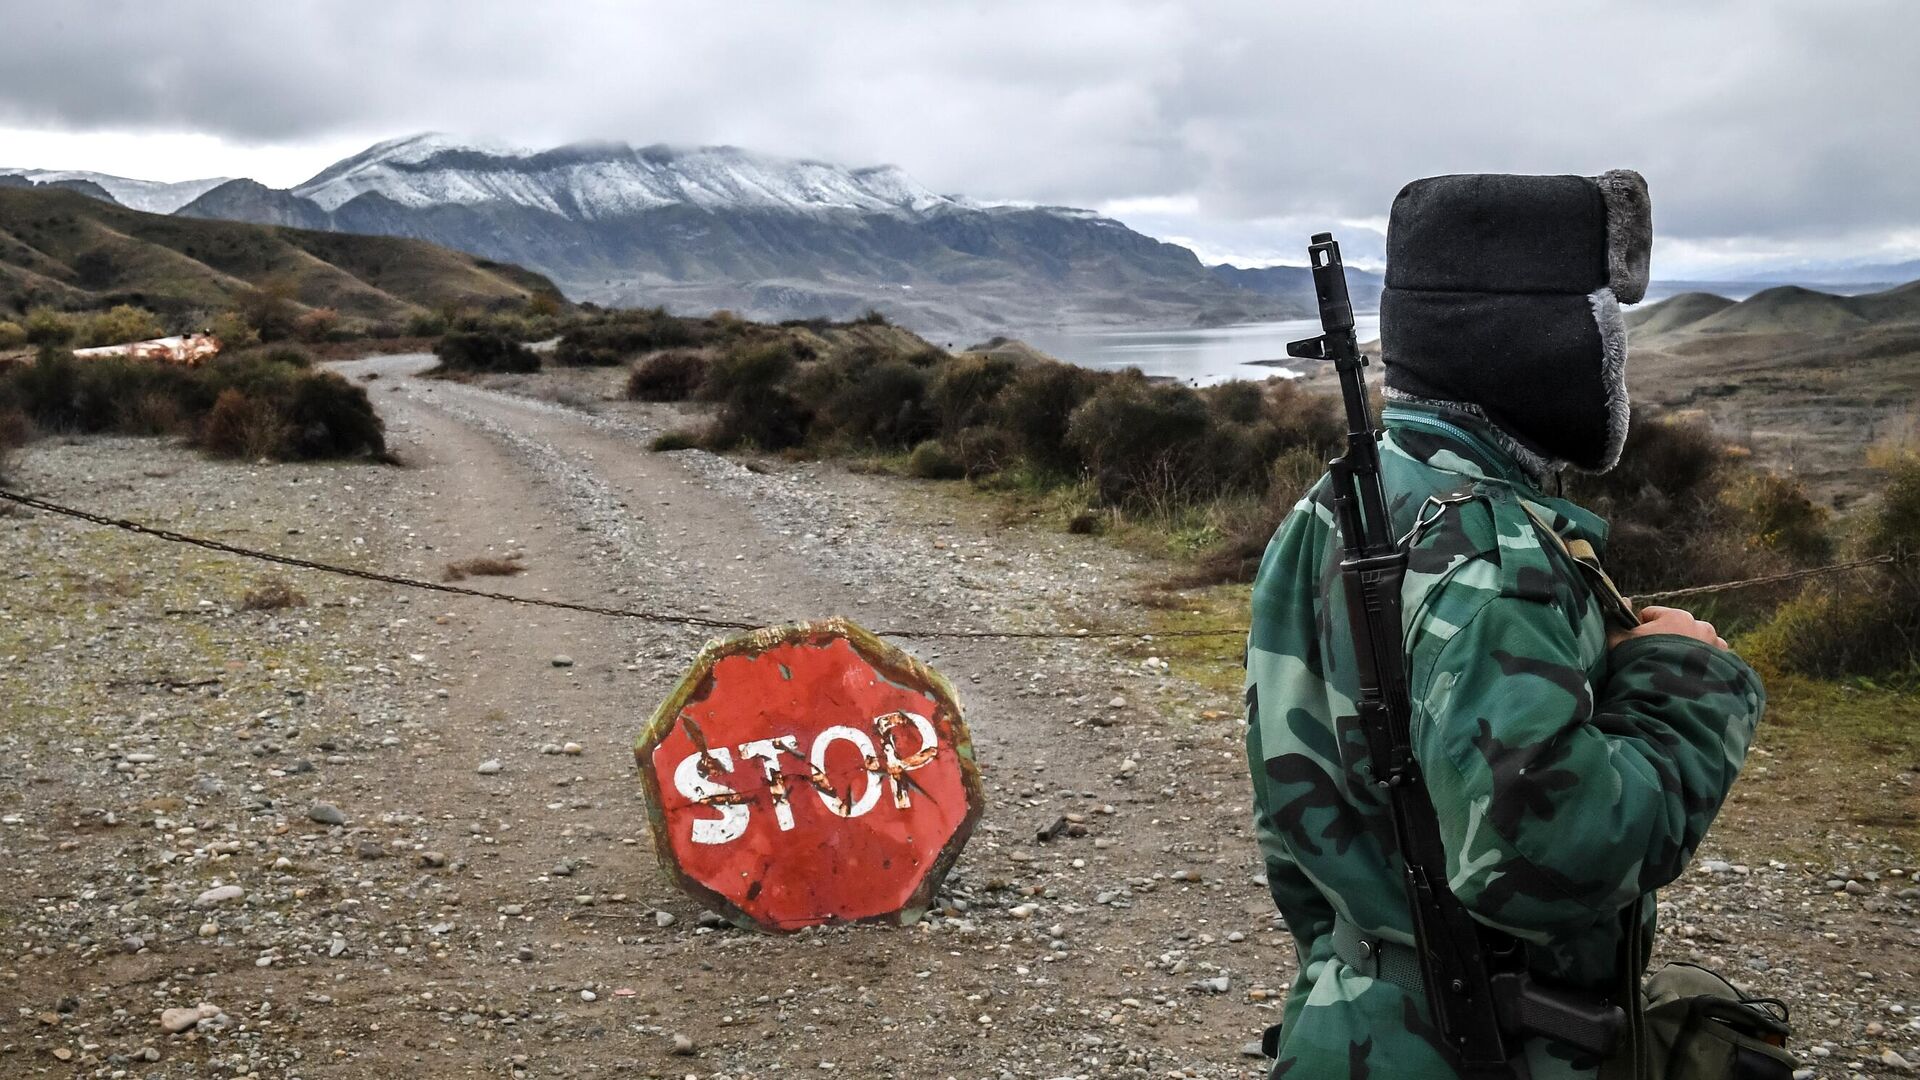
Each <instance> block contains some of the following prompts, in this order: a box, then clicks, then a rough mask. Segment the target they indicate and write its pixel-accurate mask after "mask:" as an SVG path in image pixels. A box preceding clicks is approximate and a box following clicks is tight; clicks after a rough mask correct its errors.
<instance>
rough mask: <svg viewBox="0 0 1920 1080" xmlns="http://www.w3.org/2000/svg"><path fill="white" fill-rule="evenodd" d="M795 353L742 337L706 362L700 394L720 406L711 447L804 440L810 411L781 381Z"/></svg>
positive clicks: (710, 432)
mask: <svg viewBox="0 0 1920 1080" xmlns="http://www.w3.org/2000/svg"><path fill="white" fill-rule="evenodd" d="M794 355H795V354H794V351H793V349H792V348H791V347H789V346H788V345H787V344H786V343H784V342H770V343H763V344H757V345H755V344H747V343H744V342H743V343H741V344H738V345H735V346H734V347H732V348H729V349H728V350H727V351H725V352H723V353H722V354H721V355H720V357H719V358H718V359H716V360H714V361H713V362H712V363H711V364H709V365H708V367H707V377H706V380H705V381H704V382H703V383H702V384H701V388H700V396H701V397H702V398H703V399H705V400H708V401H716V402H718V403H719V405H720V408H719V410H718V411H717V412H716V414H715V416H714V419H713V424H712V426H711V427H709V428H708V429H707V436H706V443H707V445H708V446H709V447H711V448H712V449H715V450H728V449H732V448H734V447H736V446H740V445H743V444H746V445H751V446H754V447H757V448H759V449H761V450H784V449H786V448H787V447H790V446H798V445H799V444H800V443H801V442H802V441H804V440H805V439H806V435H807V428H808V425H809V424H810V423H811V421H812V415H811V414H810V413H809V412H808V410H807V409H806V407H805V406H804V405H802V404H801V402H800V401H799V399H797V398H795V397H794V396H793V394H791V393H789V392H788V391H787V390H786V389H784V385H783V384H784V383H785V382H786V380H787V377H788V376H789V375H791V374H792V372H793V368H794V362H795V361H794Z"/></svg>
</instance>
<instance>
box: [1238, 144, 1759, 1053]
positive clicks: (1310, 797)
mask: <svg viewBox="0 0 1920 1080" xmlns="http://www.w3.org/2000/svg"><path fill="white" fill-rule="evenodd" d="M1651 240H1652V226H1651V217H1650V212H1649V209H1648V201H1647V191H1646V184H1645V181H1643V180H1642V179H1641V178H1640V176H1639V174H1637V173H1633V172H1626V171H1620V172H1610V173H1607V174H1606V175H1604V176H1600V177H1597V178H1592V177H1576V176H1544V177H1527V176H1443V177H1435V178H1431V179H1427V180H1419V181H1415V182H1414V183H1412V184H1409V185H1408V186H1407V187H1406V188H1405V189H1403V190H1402V191H1401V192H1400V195H1399V196H1398V198H1396V199H1395V201H1394V205H1393V213H1392V218H1391V220H1390V224H1389V228H1388V234H1387V289H1386V293H1385V295H1384V296H1383V298H1382V301H1381V346H1382V353H1383V360H1384V364H1385V368H1386V397H1387V407H1386V410H1385V426H1386V432H1387V434H1386V437H1385V439H1384V441H1383V443H1382V445H1381V447H1380V457H1381V473H1382V476H1383V478H1384V481H1385V487H1386V492H1387V496H1388V499H1389V500H1390V503H1391V517H1392V518H1393V529H1392V532H1393V534H1394V535H1395V536H1402V535H1405V536H1406V537H1407V540H1406V546H1407V547H1408V550H1409V567H1408V571H1407V576H1406V580H1405V584H1404V587H1403V588H1402V590H1401V596H1402V600H1403V607H1402V618H1403V627H1404V633H1405V636H1404V647H1405V652H1406V659H1407V663H1408V672H1407V675H1408V680H1409V687H1410V692H1411V702H1412V710H1411V730H1412V740H1411V741H1412V749H1413V752H1414V756H1415V758H1416V759H1417V762H1418V765H1419V768H1420V771H1421V774H1422V776H1423V778H1424V784H1425V789H1426V791H1427V794H1428V796H1429V798H1430V800H1431V803H1432V810H1433V813H1434V814H1435V816H1436V817H1437V819H1438V822H1439V826H1440V833H1441V838H1442V841H1443V846H1444V848H1445V856H1446V865H1445V867H1444V873H1445V878H1446V881H1447V883H1448V885H1450V886H1451V888H1452V890H1453V892H1454V893H1455V895H1457V896H1458V897H1459V899H1460V901H1461V902H1462V903H1463V904H1464V905H1465V906H1466V908H1467V910H1468V912H1469V913H1470V914H1471V916H1472V917H1473V919H1474V920H1476V921H1477V922H1478V923H1479V924H1481V925H1484V926H1485V927H1489V928H1492V929H1493V930H1495V931H1498V932H1500V933H1503V934H1506V935H1511V936H1512V938H1514V939H1517V940H1518V941H1520V942H1522V943H1524V944H1525V946H1526V951H1527V957H1528V960H1527V964H1528V968H1529V970H1530V971H1531V973H1532V975H1533V976H1534V978H1535V979H1536V980H1537V981H1538V982H1539V983H1541V984H1543V985H1550V986H1553V987H1557V988H1562V989H1564V990H1567V991H1570V992H1575V993H1592V994H1594V995H1596V997H1597V996H1598V995H1607V994H1613V995H1615V997H1614V1000H1615V1001H1618V1000H1619V999H1620V997H1622V996H1624V995H1623V994H1620V993H1619V990H1620V988H1621V987H1622V986H1624V985H1631V982H1630V981H1629V980H1637V978H1638V973H1639V969H1640V968H1641V966H1642V965H1644V963H1645V959H1646V958H1645V955H1644V951H1643V949H1642V948H1640V947H1639V946H1637V945H1636V946H1634V947H1632V948H1629V947H1628V944H1627V943H1628V941H1629V940H1633V941H1636V942H1638V941H1644V940H1645V935H1646V934H1648V933H1650V930H1651V926H1652V923H1653V919H1654V890H1656V889H1658V888H1659V887H1661V886H1662V885H1665V884H1666V883H1668V882H1670V881H1672V880H1674V879H1675V878H1676V877H1678V876H1679V874H1680V873H1681V871H1682V869H1683V868H1684V867H1685V866H1686V864H1687V861H1688V859H1689V858H1690V857H1691V856H1692V854H1693V852H1694V850H1695V849H1696V848H1697V847H1698V846H1699V843H1700V840H1701V837H1702V835H1703V834H1704V833H1705V832H1706V829H1707V826H1708V824H1709V823H1710V822H1711V821H1712V820H1713V817H1714V815H1715V813H1716V812H1717V811H1718V810H1719V808H1720V805H1721V803H1722V801H1723V800H1724V799H1725V798H1726V795H1727V791H1728V789H1729V788H1730V787H1731V786H1732V784H1733V782H1734V778H1735V777H1736V776H1737V775H1738V773H1739V770H1740V766H1741V763H1742V762H1743V761H1744V760H1745V757H1746V753H1747V747H1748V744H1749V742H1750V741H1751V739H1752V736H1753V730H1754V726H1755V724H1756V723H1757V722H1758V721H1759V719H1760V713H1761V709H1762V706H1763V702H1764V697H1763V694H1762V691H1761V687H1760V682H1759V680H1758V679H1757V678H1756V677H1755V675H1754V673H1753V671H1752V670H1751V669H1750V668H1749V667H1748V666H1747V665H1746V664H1745V663H1743V662H1742V661H1741V660H1740V659H1739V658H1738V657H1736V656H1735V655H1734V654H1733V653H1731V652H1729V651H1728V650H1727V644H1726V642H1725V641H1724V640H1722V639H1721V637H1720V636H1719V635H1718V634H1717V633H1716V632H1715V630H1714V628H1713V627H1712V626H1711V625H1710V624H1708V623H1705V622H1702V621H1700V620H1698V619H1695V618H1694V617H1693V616H1691V615H1689V614H1688V613H1687V612H1685V611H1679V610H1675V609H1672V608H1656V607H1649V608H1645V609H1643V610H1641V611H1640V612H1639V613H1638V614H1637V616H1636V615H1635V613H1634V612H1633V610H1632V609H1631V608H1630V607H1629V606H1627V605H1626V603H1625V602H1624V601H1622V600H1620V599H1619V596H1618V593H1617V592H1616V591H1614V590H1613V588H1612V586H1611V583H1610V582H1609V581H1608V580H1607V579H1606V576H1605V573H1604V571H1603V570H1601V569H1600V564H1599V560H1600V559H1602V558H1604V555H1605V551H1606V544H1607V526H1606V523H1605V522H1604V521H1602V520H1601V519H1600V518H1598V517H1596V516H1595V515H1594V514H1592V513H1590V512H1588V511H1586V510H1584V509H1582V508H1581V507H1579V506H1576V505H1574V504H1573V503H1571V502H1568V501H1566V500H1564V499H1560V498H1554V497H1551V496H1549V495H1547V494H1546V493H1545V491H1544V488H1545V486H1546V485H1547V483H1548V482H1549V480H1550V479H1552V478H1553V477H1554V476H1555V475H1556V474H1557V473H1558V472H1559V471H1560V470H1562V469H1564V468H1566V467H1568V466H1570V465H1571V466H1574V467H1578V468H1581V469H1583V470H1589V471H1596V472H1598V471H1605V470H1606V469H1609V468H1611V467H1612V466H1613V465H1614V464H1615V463H1616V461H1617V460H1618V459H1619V455H1620V450H1621V447H1622V445H1623V443H1624V441H1625V439H1626V429H1627V417H1628V400H1627V389H1626V379H1625V368H1626V327H1625V325H1624V323H1623V322H1622V319H1621V314H1620V304H1621V303H1623V302H1625V303H1635V302H1638V301H1639V300H1640V298H1641V297H1642V295H1643V294H1644V292H1645V290H1646V284H1647V263H1648V255H1649V251H1650V247H1651ZM1327 489H1328V482H1327V481H1326V480H1325V479H1323V480H1322V481H1321V482H1320V483H1319V484H1318V485H1316V486H1315V487H1314V489H1313V490H1311V491H1309V492H1308V493H1307V495H1306V496H1305V497H1304V498H1303V499H1302V500H1301V501H1300V503H1299V504H1298V505H1297V506H1296V507H1295V508H1294V510H1293V512H1292V513H1291V514H1290V515H1289V516H1288V518H1287V520H1286V521H1285V523H1284V524H1282V525H1281V527H1280V530H1279V532H1278V533H1277V534H1276V535H1275V536H1274V538H1273V541H1272V543H1271V544H1270V545H1269V546H1268V548H1267V552H1266V556H1265V559H1264V561H1263V563H1262V565H1261V568H1260V573H1259V577H1258V579H1257V580H1256V582H1255V585H1254V592H1253V630H1252V634H1251V638H1250V641H1249V643H1248V651H1247V690H1246V697H1247V710H1248V715H1247V720H1248V728H1247V752H1248V758H1249V762H1250V765H1251V768H1252V772H1253V782H1254V812H1255V818H1256V826H1257V830H1258V834H1259V839H1260V847H1261V851H1262V854H1263V856H1264V859H1265V862H1266V871H1267V881H1268V886H1269V888H1270V889H1271V890H1272V893H1273V898H1274V902H1275V903H1276V904H1277V905H1278V906H1279V908H1280V911H1281V913H1282V915H1283V916H1284V917H1285V919H1286V923H1287V926H1288V928H1289V930H1290V931H1291V932H1292V934H1293V937H1294V940H1295V948H1296V951H1297V953H1298V957H1299V962H1300V972H1299V976H1298V978H1297V979H1296V980H1295V982H1294V984H1293V989H1292V993H1291V994H1290V995H1289V997H1288V999H1287V1003H1286V1007H1285V1009H1284V1011H1283V1013H1282V1021H1283V1022H1282V1025H1281V1027H1280V1030H1279V1031H1278V1032H1277V1033H1273V1037H1270V1039H1269V1046H1270V1047H1271V1049H1272V1052H1273V1054H1274V1058H1275V1061H1274V1065H1273V1069H1272V1073H1271V1075H1272V1076H1273V1077H1282V1076H1286V1077H1292V1078H1294V1080H1300V1078H1309V1080H1322V1078H1326V1077H1352V1078H1353V1080H1360V1078H1362V1077H1376V1078H1393V1080H1427V1078H1433V1080H1455V1078H1456V1077H1458V1076H1459V1075H1460V1074H1459V1070H1458V1069H1457V1067H1456V1065H1455V1064H1454V1063H1453V1061H1452V1060H1451V1055H1450V1052H1449V1050H1448V1048H1447V1047H1446V1046H1445V1045H1444V1043H1442V1042H1441V1041H1440V1040H1439V1039H1438V1038H1437V1036H1436V1033H1435V1031H1434V1029H1433V1026H1432V1019H1431V1017H1432V1014H1431V1012H1430V1010H1429V1008H1428V1005H1427V1003H1426V1001H1425V1000H1424V993H1423V991H1422V988H1421V985H1420V982H1419V975H1418V970H1419V969H1418V963H1417V960H1414V959H1413V955H1414V954H1413V953H1412V950H1411V949H1410V948H1409V944H1410V943H1411V941H1412V940H1413V938H1412V925H1411V923H1410V920H1409V913H1408V902H1407V896H1406V893H1405V891H1404V890H1403V886H1402V876H1401V870H1402V867H1401V862H1400V858H1399V854H1398V852H1397V850H1396V843H1395V840H1394V832H1393V829H1392V824H1391V820H1390V817H1389V814H1388V810H1387V804H1386V801H1385V799H1384V798H1383V797H1382V796H1381V795H1380V794H1379V792H1378V789H1377V788H1375V787H1373V786H1372V785H1371V784H1370V783H1368V782H1367V781H1366V779H1365V777H1366V776H1367V775H1368V768H1369V765H1368V755H1367V750H1366V742H1365V737H1364V733H1363V732H1362V731H1360V730H1358V725H1356V724H1355V722H1354V721H1353V719H1352V716H1351V714H1352V713H1353V701H1354V697H1355V695H1356V692H1357V687H1356V681H1355V674H1354V660H1353V657H1354V650H1353V642H1352V641H1351V640H1350V634H1349V630H1348V622H1347V619H1346V615H1345V611H1346V602H1345V598H1344V596H1343V595H1342V590H1341V589H1340V588H1339V576H1338V575H1339V569H1338V563H1339V559H1340V543H1339V538H1338V537H1337V536H1336V535H1334V531H1333V529H1334V527H1333V520H1334V519H1333V516H1332V513H1331V510H1330V507H1329V505H1328V498H1327ZM1636 923H1637V924H1638V925H1637V926H1636V925H1635V924H1636ZM1629 952H1635V953H1639V954H1640V955H1634V956H1629V955H1627V954H1628V953H1629ZM1409 972H1412V974H1409ZM1521 1050H1522V1053H1523V1056H1524V1058H1525V1063H1526V1065H1527V1067H1528V1070H1529V1071H1530V1072H1531V1074H1532V1077H1533V1078H1534V1080H1562V1078H1572V1077H1591V1076H1594V1075H1595V1074H1596V1072H1597V1069H1598V1067H1599V1066H1600V1064H1601V1062H1600V1061H1598V1060H1597V1059H1596V1058H1594V1057H1593V1056H1592V1055H1591V1054H1587V1055H1583V1054H1582V1053H1581V1052H1579V1051H1577V1050H1574V1049H1573V1048H1572V1047H1570V1046H1568V1045H1566V1044H1562V1043H1559V1042H1556V1041H1552V1040H1548V1039H1539V1038H1532V1039H1527V1040H1525V1042H1524V1045H1523V1046H1522V1048H1521Z"/></svg>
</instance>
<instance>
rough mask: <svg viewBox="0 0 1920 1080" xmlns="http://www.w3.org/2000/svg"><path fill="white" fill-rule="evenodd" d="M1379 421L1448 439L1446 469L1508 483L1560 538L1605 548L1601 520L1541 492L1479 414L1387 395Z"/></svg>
mask: <svg viewBox="0 0 1920 1080" xmlns="http://www.w3.org/2000/svg"><path fill="white" fill-rule="evenodd" d="M1382 420H1383V421H1384V423H1385V424H1386V428H1387V432H1388V434H1389V436H1391V435H1392V433H1393V431H1394V430H1395V429H1397V428H1411V429H1415V430H1419V431H1422V432H1425V433H1426V434H1429V435H1433V436H1437V437H1439V438H1442V439H1445V440H1447V441H1448V443H1449V444H1450V445H1451V449H1452V450H1453V451H1454V460H1452V461H1449V462H1448V463H1447V466H1446V467H1447V468H1448V469H1449V470H1450V471H1453V472H1458V473H1460V474H1461V475H1463V476H1469V477H1472V478H1474V479H1476V480H1490V481H1493V482H1495V483H1500V484H1505V485H1507V486H1508V487H1511V488H1512V489H1513V490H1514V493H1515V494H1516V495H1518V496H1520V497H1521V498H1522V499H1525V500H1526V501H1527V502H1529V503H1532V504H1533V505H1534V506H1535V507H1537V508H1539V509H1540V510H1542V511H1545V512H1546V515H1547V517H1548V518H1549V519H1550V520H1551V521H1552V522H1553V528H1554V531H1555V532H1557V533H1559V534H1561V536H1563V537H1576V536H1577V537H1580V538H1582V539H1585V540H1586V541H1587V542H1588V543H1591V544H1592V545H1593V546H1594V548H1595V549H1596V551H1598V552H1600V553H1601V554H1604V553H1605V550H1606V543H1607V532H1608V529H1607V523H1606V520H1605V519H1604V518H1602V517H1600V516H1599V515H1598V514H1595V513H1593V512H1592V511H1590V510H1587V509H1586V508H1585V507H1582V506H1580V505H1578V504H1577V503H1574V502H1573V501H1571V500H1569V499H1561V498H1555V497H1553V496H1550V495H1547V494H1545V493H1544V492H1542V491H1541V490H1540V484H1539V481H1537V480H1536V479H1535V478H1534V477H1533V475H1532V474H1531V473H1530V472H1529V471H1528V470H1527V469H1526V468H1524V467H1523V466H1522V465H1521V463H1520V461H1519V460H1518V459H1517V458H1516V457H1515V456H1514V454H1513V453H1512V452H1510V451H1509V450H1508V449H1507V447H1508V445H1510V443H1511V440H1509V439H1506V438H1502V437H1501V435H1500V433H1499V432H1498V431H1497V430H1496V429H1495V428H1494V427H1493V425H1492V424H1491V423H1489V422H1488V421H1487V420H1486V419H1484V418H1483V417H1480V416H1476V415H1474V414H1473V413H1470V412H1464V411H1462V410H1459V409H1450V408H1447V407H1446V406H1444V405H1438V404H1432V403H1427V402H1416V401H1407V400H1404V399H1403V400H1389V401H1388V402H1387V403H1386V409H1385V411H1384V413H1383V414H1382Z"/></svg>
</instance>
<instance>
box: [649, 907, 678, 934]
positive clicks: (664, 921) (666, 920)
mask: <svg viewBox="0 0 1920 1080" xmlns="http://www.w3.org/2000/svg"><path fill="white" fill-rule="evenodd" d="M653 921H654V924H655V925H656V926H658V927H660V928H661V929H662V930H664V929H666V928H667V927H669V926H672V925H673V924H674V923H676V922H679V921H680V920H678V919H676V918H674V915H673V912H671V911H656V912H654V913H653Z"/></svg>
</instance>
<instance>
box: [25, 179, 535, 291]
mask: <svg viewBox="0 0 1920 1080" xmlns="http://www.w3.org/2000/svg"><path fill="white" fill-rule="evenodd" d="M269 283H274V284H282V283H283V284H284V285H286V286H287V287H288V288H289V289H290V290H291V295H292V298H293V300H294V301H295V302H296V303H298V304H300V305H302V306H305V307H330V308H334V309H336V310H337V311H338V312H339V313H340V314H341V315H342V316H343V317H347V318H356V319H363V320H368V321H385V320H393V319H403V318H405V317H407V316H409V315H412V314H417V313H419V312H422V311H426V310H430V309H436V308H441V307H449V306H451V307H480V308H489V307H498V306H505V305H517V304H522V303H524V302H525V301H526V300H527V299H528V298H529V297H530V296H532V295H533V294H534V293H536V292H542V291H546V292H551V291H553V284H552V283H551V282H549V281H548V280H547V279H546V278H544V277H542V276H541V275H539V274H535V273H532V272H530V271H527V270H523V269H521V268H519V267H517V266H508V265H503V264H500V263H495V262H490V261H488V260H486V259H481V258H476V257H474V256H472V255H466V254H462V253H459V252H455V251H448V250H446V249H445V248H440V247H435V246H434V245H432V244H428V243H423V242H421V241H418V240H408V239H401V238H396V237H384V236H348V235H343V234H339V233H329V232H315V231H309V230H302V229H289V228H276V227H271V226H263V225H249V224H243V223H239V222H225V221H201V220H196V219H192V218H182V217H174V216H168V215H160V214H147V213H142V212H140V211H138V210H131V209H128V208H126V207H123V206H118V205H114V204H111V203H107V202H102V201H99V200H98V199H96V198H89V197H87V196H86V195H82V194H79V193H77V192H73V191H67V190H55V189H51V188H49V187H47V186H40V187H34V188H17V187H0V313H16V312H21V311H25V310H26V309H27V308H29V307H32V306H35V305H41V304H45V305H49V306H52V307H56V308H62V309H68V310H78V309H88V308H98V307H105V306H109V305H112V304H120V303H130V304H136V305H139V306H142V307H147V308H151V309H153V310H155V311H157V312H159V313H161V314H163V315H180V314H187V313H193V312H208V313H212V312H218V311H221V310H225V309H227V308H230V307H232V306H233V303H234V298H235V297H236V296H237V295H238V294H240V293H242V292H244V291H246V290H249V289H255V288H258V287H260V286H262V285H266V284H269Z"/></svg>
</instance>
